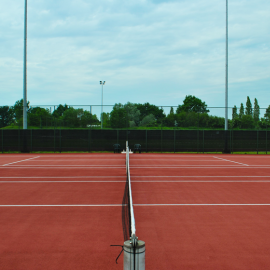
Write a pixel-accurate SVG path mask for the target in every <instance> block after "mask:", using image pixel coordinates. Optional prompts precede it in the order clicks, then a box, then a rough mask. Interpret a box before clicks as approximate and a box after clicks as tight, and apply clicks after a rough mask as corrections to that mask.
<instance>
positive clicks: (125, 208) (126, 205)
mask: <svg viewBox="0 0 270 270" xmlns="http://www.w3.org/2000/svg"><path fill="white" fill-rule="evenodd" d="M126 174H127V178H126V185H125V192H124V196H123V201H122V225H123V233H124V241H127V240H131V241H132V244H133V246H136V244H137V237H136V227H135V217H134V211H133V202H132V191H131V179H130V170H129V146H128V143H127V145H126Z"/></svg>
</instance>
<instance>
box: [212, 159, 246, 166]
mask: <svg viewBox="0 0 270 270" xmlns="http://www.w3.org/2000/svg"><path fill="white" fill-rule="evenodd" d="M214 158H217V159H220V160H224V161H229V162H233V163H237V164H241V165H244V166H249V165H247V164H244V163H240V162H236V161H232V160H229V159H224V158H220V157H214Z"/></svg>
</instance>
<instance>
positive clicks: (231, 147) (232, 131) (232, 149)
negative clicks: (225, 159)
mask: <svg viewBox="0 0 270 270" xmlns="http://www.w3.org/2000/svg"><path fill="white" fill-rule="evenodd" d="M231 150H232V154H233V130H232V147H231Z"/></svg>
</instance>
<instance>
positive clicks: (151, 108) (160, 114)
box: [135, 102, 166, 123]
mask: <svg viewBox="0 0 270 270" xmlns="http://www.w3.org/2000/svg"><path fill="white" fill-rule="evenodd" d="M135 105H136V107H137V109H138V110H139V111H140V121H142V120H143V118H144V117H146V116H148V115H150V114H153V115H154V117H155V119H156V121H157V122H158V123H161V121H162V119H164V118H165V117H166V115H165V113H164V111H163V109H162V108H159V107H158V106H155V105H152V104H149V103H148V102H147V103H144V104H139V103H138V104H135Z"/></svg>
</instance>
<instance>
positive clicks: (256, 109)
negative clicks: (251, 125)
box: [253, 98, 260, 122]
mask: <svg viewBox="0 0 270 270" xmlns="http://www.w3.org/2000/svg"><path fill="white" fill-rule="evenodd" d="M253 118H254V121H255V122H258V121H259V120H260V106H259V104H258V100H257V98H255V99H254V111H253Z"/></svg>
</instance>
